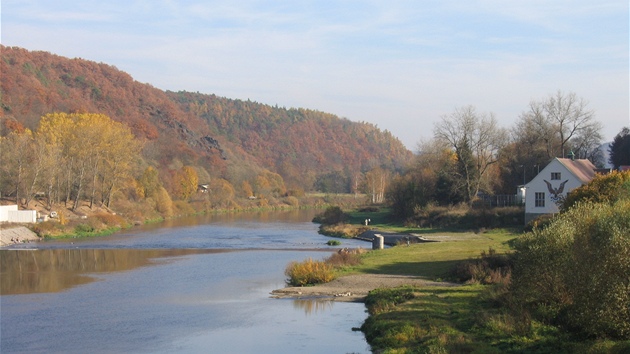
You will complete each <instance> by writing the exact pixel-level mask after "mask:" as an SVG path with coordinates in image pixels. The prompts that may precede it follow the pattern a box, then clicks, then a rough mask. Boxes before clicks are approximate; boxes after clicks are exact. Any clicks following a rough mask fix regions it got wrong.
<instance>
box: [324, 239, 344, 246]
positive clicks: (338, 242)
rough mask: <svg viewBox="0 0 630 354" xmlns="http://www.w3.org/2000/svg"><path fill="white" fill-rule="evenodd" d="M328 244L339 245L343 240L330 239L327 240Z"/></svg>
mask: <svg viewBox="0 0 630 354" xmlns="http://www.w3.org/2000/svg"><path fill="white" fill-rule="evenodd" d="M326 244H327V245H328V246H339V245H340V244H341V241H339V240H328V242H326Z"/></svg>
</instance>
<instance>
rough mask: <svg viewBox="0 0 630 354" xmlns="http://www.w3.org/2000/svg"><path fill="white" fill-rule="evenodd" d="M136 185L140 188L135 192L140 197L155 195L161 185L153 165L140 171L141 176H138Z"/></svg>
mask: <svg viewBox="0 0 630 354" xmlns="http://www.w3.org/2000/svg"><path fill="white" fill-rule="evenodd" d="M138 186H139V187H140V190H139V191H138V193H137V194H138V195H140V196H141V197H142V198H149V197H153V196H155V195H156V194H157V192H158V190H159V189H160V187H161V186H162V184H161V183H160V176H159V174H158V171H157V170H156V169H155V168H154V167H153V166H148V167H147V168H145V169H144V172H142V176H140V179H139V180H138Z"/></svg>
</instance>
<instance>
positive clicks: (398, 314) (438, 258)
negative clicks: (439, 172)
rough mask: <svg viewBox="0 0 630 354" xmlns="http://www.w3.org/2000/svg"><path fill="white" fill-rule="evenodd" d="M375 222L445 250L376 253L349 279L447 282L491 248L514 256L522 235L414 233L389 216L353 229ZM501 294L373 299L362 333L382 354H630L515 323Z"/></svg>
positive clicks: (427, 293)
mask: <svg viewBox="0 0 630 354" xmlns="http://www.w3.org/2000/svg"><path fill="white" fill-rule="evenodd" d="M367 218H369V219H371V220H372V223H371V227H373V228H376V229H378V230H381V231H386V232H413V233H418V234H425V235H427V237H436V236H439V237H441V236H449V237H444V241H443V242H434V243H421V244H412V245H411V246H409V247H407V246H406V245H401V246H396V247H392V248H387V249H384V250H379V251H372V252H368V253H366V254H364V255H363V256H362V261H363V262H362V264H360V265H357V266H353V267H347V268H346V269H345V272H346V273H377V274H401V275H416V276H425V277H428V278H430V279H434V280H447V279H448V278H449V272H450V270H451V269H452V268H453V267H454V266H455V264H457V263H458V262H460V261H463V260H468V259H471V258H476V257H479V255H480V253H481V252H482V251H488V249H490V248H492V249H494V250H496V251H497V253H509V252H510V251H511V250H510V240H512V239H514V238H516V237H518V236H519V235H520V233H518V232H515V231H511V230H505V229H501V230H491V231H487V232H483V233H474V232H453V231H444V230H436V229H408V228H404V227H401V226H397V225H395V224H393V223H391V221H390V220H389V219H388V216H387V212H386V211H379V212H363V213H361V212H356V213H351V218H350V223H353V224H361V223H362V222H363V220H365V219H367ZM502 291H504V290H501V288H500V287H498V286H488V285H478V284H468V285H461V286H456V287H423V288H412V287H404V288H398V289H390V290H385V289H379V290H376V291H373V292H372V293H371V294H370V295H369V296H368V299H367V300H366V306H367V307H368V311H369V312H370V316H369V318H368V319H367V320H366V322H365V323H364V325H363V326H362V328H361V329H362V331H363V332H364V333H365V335H366V338H367V339H368V342H369V343H370V344H371V345H372V347H373V349H375V350H377V351H378V352H379V353H627V352H630V342H628V341H621V342H614V341H602V340H596V339H593V340H585V339H584V338H581V337H575V336H574V335H572V334H571V333H570V332H568V331H566V330H564V329H561V328H558V327H554V326H551V325H545V324H542V323H539V322H536V321H535V320H532V319H531V318H528V317H526V318H518V317H515V316H514V315H513V314H512V313H511V312H510V311H509V310H508V309H507V308H506V307H505V306H504V305H503V304H502V303H501V301H499V299H500V298H501V297H500V294H501V293H502Z"/></svg>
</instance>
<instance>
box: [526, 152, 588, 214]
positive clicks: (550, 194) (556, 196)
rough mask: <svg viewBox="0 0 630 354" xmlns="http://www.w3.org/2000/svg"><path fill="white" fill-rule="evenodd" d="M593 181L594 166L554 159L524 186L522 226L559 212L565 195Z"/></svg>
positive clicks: (582, 162)
mask: <svg viewBox="0 0 630 354" xmlns="http://www.w3.org/2000/svg"><path fill="white" fill-rule="evenodd" d="M593 177H595V166H594V165H593V164H592V163H591V162H590V161H588V160H571V159H559V158H555V159H553V160H552V161H551V162H550V163H549V164H548V165H547V166H545V168H543V169H542V171H540V173H539V174H538V175H536V177H534V178H533V179H532V180H531V181H530V182H529V183H527V184H526V185H525V188H526V193H525V222H529V221H530V220H532V219H534V218H536V217H538V216H540V215H543V214H554V213H557V212H558V211H559V207H558V205H559V204H560V203H561V202H562V200H563V199H564V197H566V195H567V193H569V192H570V191H572V190H574V189H575V188H578V187H580V186H582V185H583V184H586V183H588V182H589V181H590V180H591V179H593Z"/></svg>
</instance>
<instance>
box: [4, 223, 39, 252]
mask: <svg viewBox="0 0 630 354" xmlns="http://www.w3.org/2000/svg"><path fill="white" fill-rule="evenodd" d="M39 240H40V238H39V237H38V236H37V234H35V233H34V232H33V231H31V230H29V229H28V228H27V227H25V226H19V225H2V226H0V247H6V246H10V245H14V244H16V243H29V242H38V241H39Z"/></svg>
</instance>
